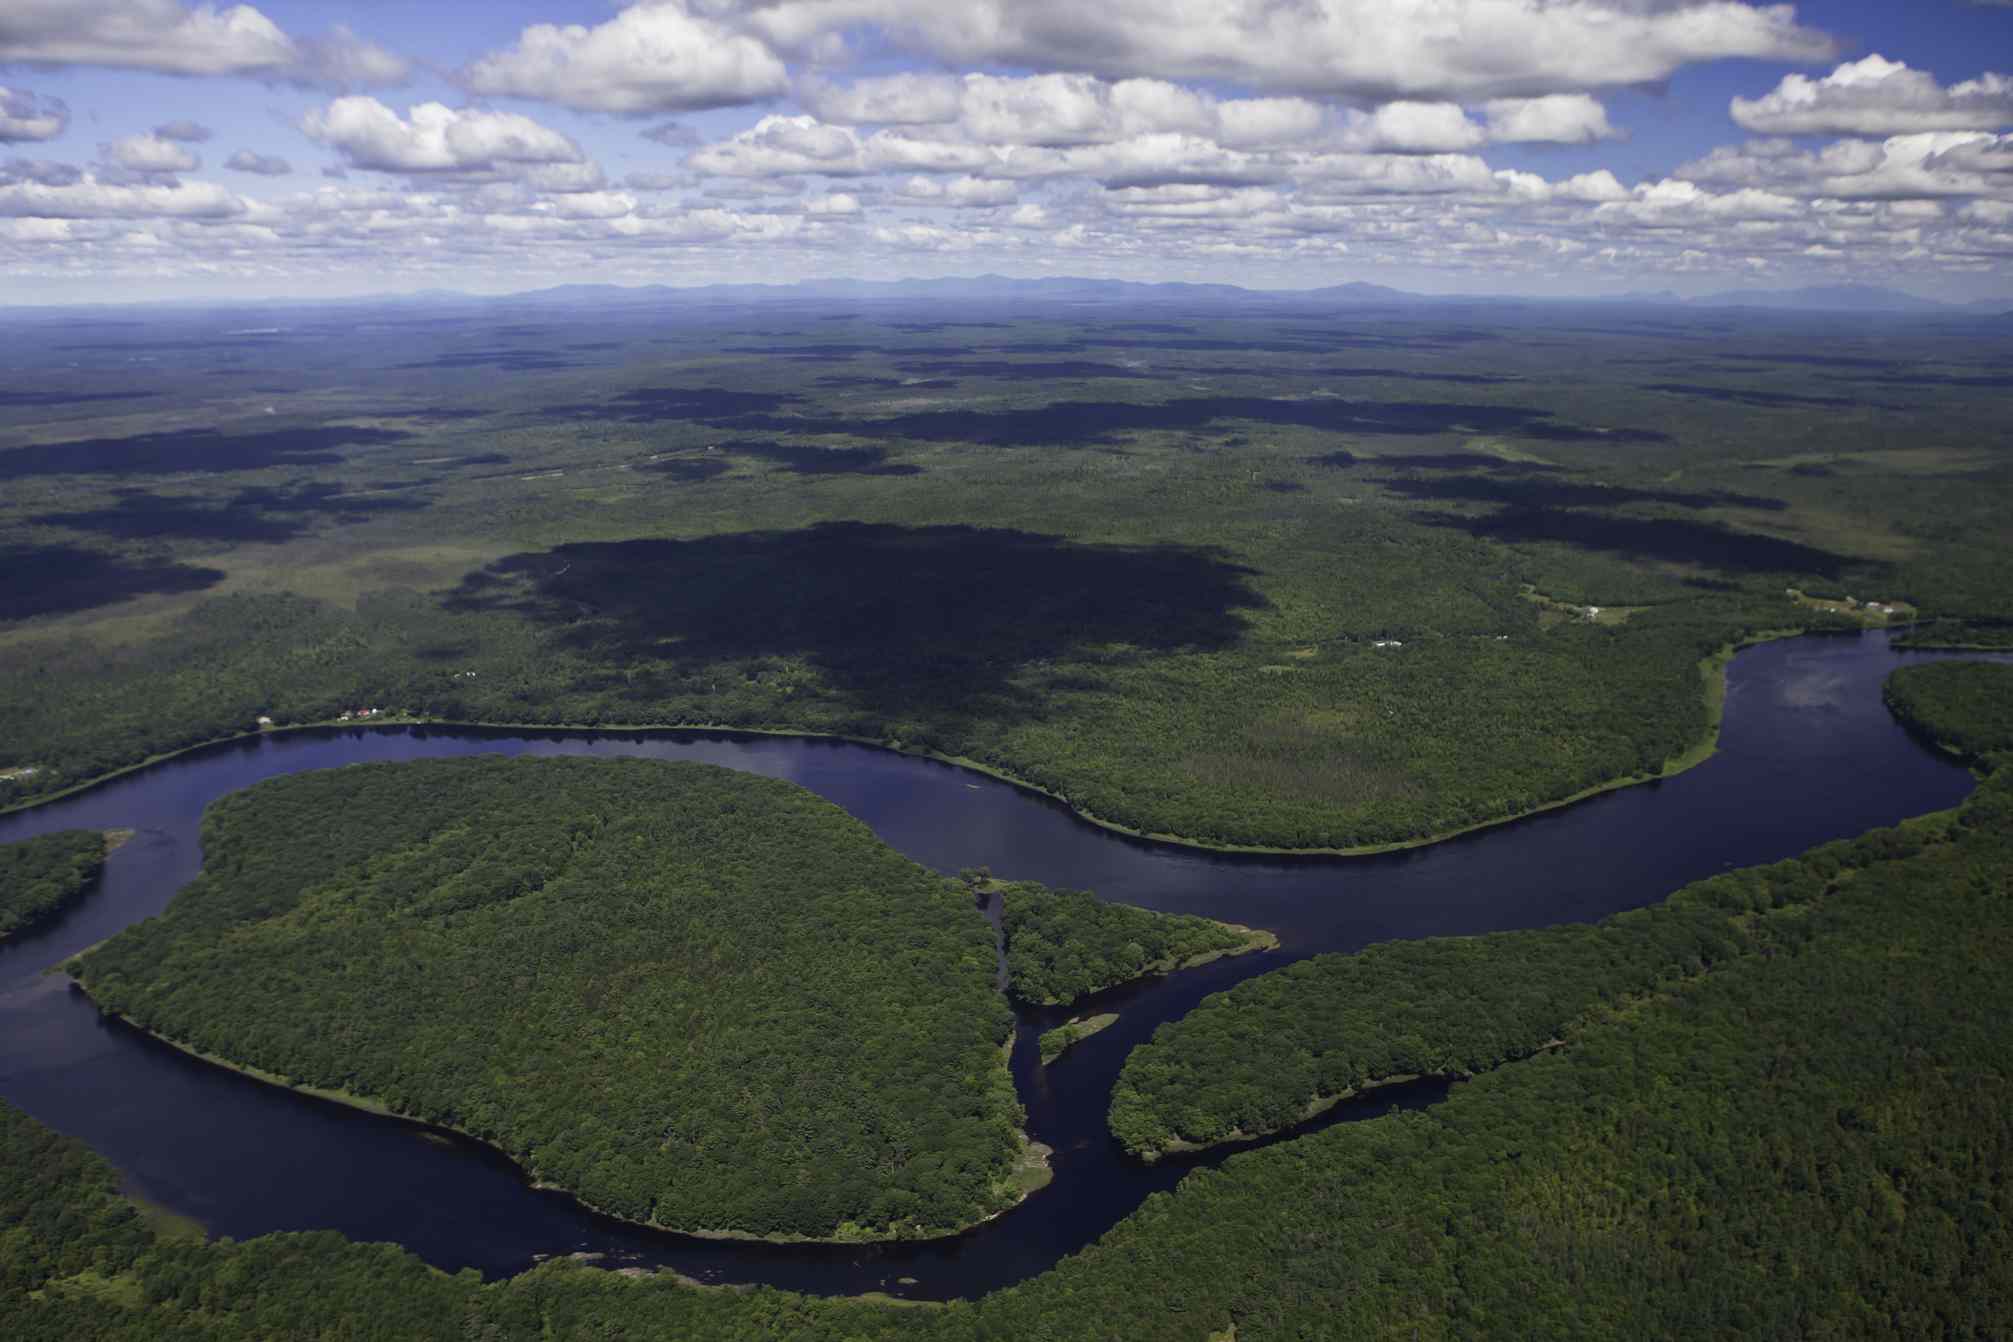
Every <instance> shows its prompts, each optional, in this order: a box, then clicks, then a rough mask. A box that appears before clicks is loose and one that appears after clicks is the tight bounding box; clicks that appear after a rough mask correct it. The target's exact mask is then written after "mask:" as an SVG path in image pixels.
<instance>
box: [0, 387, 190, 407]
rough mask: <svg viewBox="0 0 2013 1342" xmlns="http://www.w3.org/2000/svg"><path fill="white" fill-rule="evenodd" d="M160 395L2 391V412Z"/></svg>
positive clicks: (146, 393) (142, 393)
mask: <svg viewBox="0 0 2013 1342" xmlns="http://www.w3.org/2000/svg"><path fill="white" fill-rule="evenodd" d="M155 395H159V393H158V392H151V391H0V410H12V409H17V408H18V409H24V410H28V409H44V408H47V407H51V406H59V405H89V404H91V403H93V402H95V401H137V400H141V399H143V398H145V397H149V396H155Z"/></svg>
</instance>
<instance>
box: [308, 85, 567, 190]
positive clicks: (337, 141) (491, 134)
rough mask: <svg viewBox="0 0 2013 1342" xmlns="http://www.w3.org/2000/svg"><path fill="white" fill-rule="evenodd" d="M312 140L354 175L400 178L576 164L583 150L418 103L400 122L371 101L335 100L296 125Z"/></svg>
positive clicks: (517, 122) (540, 131)
mask: <svg viewBox="0 0 2013 1342" xmlns="http://www.w3.org/2000/svg"><path fill="white" fill-rule="evenodd" d="M301 129H302V131H304V132H305V133H306V134H307V136H308V138H309V139H312V140H315V141H317V142H319V143H321V144H325V145H327V146H329V147H330V148H332V149H334V150H336V151H337V152H339V153H340V154H341V155H342V156H343V160H344V162H345V163H346V164H347V165H348V166H350V167H352V168H370V169H373V170H375V171H378V172H403V173H428V172H452V173H481V172H494V171H497V170H498V169H500V168H505V167H517V166H526V165H533V164H548V163H577V162H579V161H580V160H581V157H582V156H581V153H580V146H579V145H577V144H575V143H574V142H573V141H572V140H571V139H570V138H568V137H567V136H565V135H562V134H560V133H559V132H558V131H556V130H553V129H551V128H550V127H547V126H542V125H540V124H539V123H538V122H536V121H533V120H532V119H531V118H530V117H527V116H519V115H518V114H516V113H514V112H490V111H483V110H480V109H473V108H470V109H461V110H456V109H455V108H451V107H448V106H445V105H444V104H441V103H432V102H429V103H420V104H419V105H418V106H416V107H414V108H412V109H411V110H410V112H409V113H408V114H407V115H406V116H405V117H401V116H400V115H399V114H398V113H397V112H395V111H393V110H392V109H391V108H389V107H386V106H385V105H384V104H383V103H381V102H379V101H378V100H377V99H375V98H371V97H366V96H363V95H353V96H351V97H347V98H337V99H336V100H335V101H333V102H331V103H329V104H328V105H327V106H326V107H321V108H317V109H315V110H314V111H311V112H309V113H308V114H307V115H306V116H305V117H303V118H302V119H301Z"/></svg>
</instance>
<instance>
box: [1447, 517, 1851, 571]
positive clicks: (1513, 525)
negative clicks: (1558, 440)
mask: <svg viewBox="0 0 2013 1342" xmlns="http://www.w3.org/2000/svg"><path fill="white" fill-rule="evenodd" d="M1414 520H1415V521H1419V522H1423V523H1425V524H1426V525H1428V526H1437V527H1451V528H1455V529H1458V530H1461V531H1465V532H1467V533H1468V534H1469V535H1471V536H1478V537H1481V538H1483V539H1486V540H1493V541H1501V542H1504V543H1506V544H1529V543H1532V542H1542V541H1551V542H1555V543H1558V544H1563V545H1572V546H1576V547H1578V548H1580V549H1583V550H1601V551H1605V552H1607V553H1609V554H1622V555H1628V556H1629V557H1630V558H1633V559H1638V560H1646V561H1650V562H1661V563H1675V564H1696V565H1699V566H1701V567H1704V568H1715V569H1721V570H1725V571H1728V572H1745V573H1789V574H1816V575H1818V576H1820V577H1825V578H1836V577H1838V576H1839V575H1840V574H1841V573H1843V571H1844V570H1845V569H1846V568H1848V567H1858V566H1864V564H1865V561H1863V560H1856V559H1851V558H1848V557H1847V556H1844V555H1837V554H1832V553H1831V552H1830V551H1828V550H1820V549H1817V548H1816V547H1814V546H1809V545H1801V544H1798V543H1797V542H1795V541H1787V540H1781V539H1778V538H1777V537H1774V536H1757V535H1752V534H1750V533H1747V532H1742V531H1729V530H1727V529H1726V528H1724V527H1716V526H1712V525H1710V524H1709V523H1705V522H1693V521H1689V520H1686V519H1683V518H1669V517H1651V518H1635V517H1613V516H1609V515H1607V514H1604V513H1594V512H1581V511H1577V510H1562V509H1551V508H1517V507H1513V508H1504V509H1502V510H1501V511H1499V512H1495V513H1492V514H1489V515H1486V516H1483V517H1457V516H1454V515H1452V514H1449V513H1418V514H1415V515H1414Z"/></svg>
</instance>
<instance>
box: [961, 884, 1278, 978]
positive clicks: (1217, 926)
mask: <svg viewBox="0 0 2013 1342" xmlns="http://www.w3.org/2000/svg"><path fill="white" fill-rule="evenodd" d="M999 897H1000V900H1001V906H1002V907H1001V922H1002V925H1003V926H1004V928H1005V931H1006V955H1007V986H1008V987H1010V988H1011V989H1012V990H1013V992H1014V995H1015V996H1017V997H1019V998H1020V999H1021V1000H1022V1001H1025V1002H1033V1003H1035V1004H1037V1005H1060V1006H1067V1005H1068V1004H1069V1003H1071V1002H1074V1001H1075V1000H1076V999H1077V998H1079V997H1087V996H1089V995H1090V994H1091V993H1094V992H1098V991H1101V990H1103V989H1105V988H1111V987H1115V986H1117V985H1118V984H1121V983H1125V982H1128V981H1130V980H1132V979H1136V978H1141V977H1144V976H1145V975H1148V974H1164V973H1167V972H1168V971H1170V970H1174V969H1182V968H1186V967H1188V966H1191V965H1197V964H1201V963H1202V962H1204V961H1206V960H1213V959H1215V958H1217V957H1218V956H1220V955H1238V954H1242V953H1243V952H1245V951H1255V950H1264V949H1266V948H1267V947H1270V946H1276V945H1278V944H1279V939H1278V938H1277V937H1275V936H1273V935H1272V934H1271V933H1270V932H1257V931H1253V930H1252V929H1251V928H1248V927H1233V926H1232V925H1230V924H1229V923H1219V922H1217V921H1215V920H1214V919H1212V918H1198V917H1195V916H1194V915H1192V914H1185V913H1160V912H1157V911H1155V910H1153V909H1140V908H1134V907H1133V906H1131V905H1129V904H1110V903H1106V902H1105V901H1103V900H1101V899H1099V898H1098V897H1097V896H1096V895H1094V894H1091V893H1090V892H1089V891H1088V890H1051V889H1049V888H1048V887H1047V886H1044V885H1039V884H1037V883H1035V882H1033V881H1020V882H1015V883H1011V884H1005V885H1001V886H1000V887H999Z"/></svg>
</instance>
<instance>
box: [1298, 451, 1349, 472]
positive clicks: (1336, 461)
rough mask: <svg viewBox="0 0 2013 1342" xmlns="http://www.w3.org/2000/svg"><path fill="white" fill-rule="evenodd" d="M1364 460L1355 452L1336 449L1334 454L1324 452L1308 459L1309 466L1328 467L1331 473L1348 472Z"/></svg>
mask: <svg viewBox="0 0 2013 1342" xmlns="http://www.w3.org/2000/svg"><path fill="white" fill-rule="evenodd" d="M1361 460H1362V458H1361V457H1359V456H1357V455H1356V454H1355V453H1354V452H1344V451H1343V450H1342V449H1341V448H1339V447H1338V448H1336V449H1335V450H1334V451H1333V452H1323V453H1322V454H1321V455H1320V456H1318V457H1308V458H1306V461H1307V464H1308V465H1309V466H1326V467H1327V468H1328V469H1329V470H1331V471H1346V470H1348V469H1349V468H1350V467H1351V466H1354V465H1356V464H1357V463H1358V462H1360V461H1361Z"/></svg>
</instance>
